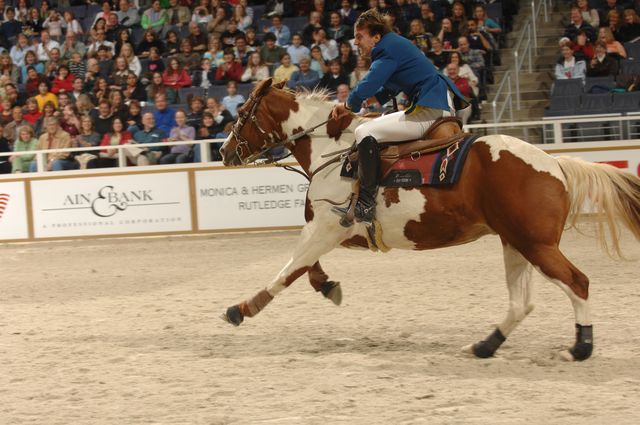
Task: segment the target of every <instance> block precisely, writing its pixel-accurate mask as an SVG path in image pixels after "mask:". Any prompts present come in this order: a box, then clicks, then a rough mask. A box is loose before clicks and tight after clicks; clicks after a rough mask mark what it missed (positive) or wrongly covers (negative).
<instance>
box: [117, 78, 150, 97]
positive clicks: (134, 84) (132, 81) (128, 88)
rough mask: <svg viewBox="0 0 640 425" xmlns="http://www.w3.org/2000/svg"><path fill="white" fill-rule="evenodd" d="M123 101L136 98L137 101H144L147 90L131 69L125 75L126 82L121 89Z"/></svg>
mask: <svg viewBox="0 0 640 425" xmlns="http://www.w3.org/2000/svg"><path fill="white" fill-rule="evenodd" d="M122 95H123V96H124V100H125V102H129V101H132V100H137V101H138V102H146V100H147V92H146V90H145V88H144V86H143V85H142V83H141V82H140V81H138V77H136V74H134V73H133V72H132V71H129V74H128V75H127V82H126V85H125V87H124V88H123V90H122Z"/></svg>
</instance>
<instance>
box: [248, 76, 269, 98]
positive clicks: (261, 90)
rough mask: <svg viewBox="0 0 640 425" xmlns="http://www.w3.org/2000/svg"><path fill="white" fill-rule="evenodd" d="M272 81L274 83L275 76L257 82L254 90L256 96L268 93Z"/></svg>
mask: <svg viewBox="0 0 640 425" xmlns="http://www.w3.org/2000/svg"><path fill="white" fill-rule="evenodd" d="M271 83H273V78H267V79H266V80H262V81H260V82H259V83H258V84H256V88H255V89H253V92H254V93H255V94H256V96H262V95H264V94H266V93H267V90H268V89H269V87H271Z"/></svg>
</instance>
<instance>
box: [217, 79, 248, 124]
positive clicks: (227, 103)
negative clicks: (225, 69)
mask: <svg viewBox="0 0 640 425" xmlns="http://www.w3.org/2000/svg"><path fill="white" fill-rule="evenodd" d="M244 102H245V99H244V96H243V95H241V94H238V84H237V83H236V82H235V81H229V82H228V83H227V95H226V96H225V97H223V98H222V105H223V106H224V107H225V108H226V109H227V111H229V113H230V114H231V116H232V117H234V118H237V117H238V106H240V105H242V104H243V103H244Z"/></svg>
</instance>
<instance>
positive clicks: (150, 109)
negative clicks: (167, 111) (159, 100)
mask: <svg viewBox="0 0 640 425" xmlns="http://www.w3.org/2000/svg"><path fill="white" fill-rule="evenodd" d="M156 110H157V109H156V105H154V104H146V105H144V106H143V107H142V108H140V114H146V113H147V112H151V113H154V112H156Z"/></svg>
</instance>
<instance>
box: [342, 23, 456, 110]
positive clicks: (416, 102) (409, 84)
mask: <svg viewBox="0 0 640 425" xmlns="http://www.w3.org/2000/svg"><path fill="white" fill-rule="evenodd" d="M371 61H372V62H371V67H370V68H369V72H368V73H367V75H365V77H364V78H363V79H362V80H360V82H359V83H358V85H357V86H356V87H355V88H354V89H353V91H352V92H351V94H350V95H349V97H348V99H347V106H348V107H349V108H351V109H352V110H353V111H354V112H358V111H359V110H360V107H361V105H362V102H363V101H365V100H366V99H368V98H369V97H371V96H375V97H376V99H378V102H380V104H385V103H387V102H388V101H389V100H390V99H391V98H392V96H395V95H397V94H398V93H400V92H404V93H405V94H406V95H407V96H408V97H409V100H410V101H411V107H410V108H409V109H407V111H406V112H407V113H410V112H412V111H413V110H414V109H415V107H416V106H423V107H427V108H434V109H442V110H445V111H449V102H448V96H447V91H448V90H451V92H452V93H453V95H454V96H456V97H458V98H459V99H460V100H461V101H462V104H463V105H465V104H466V103H468V102H467V100H466V99H465V97H464V96H463V95H462V93H460V91H459V90H458V88H457V87H456V85H455V84H454V83H453V82H452V81H451V80H449V79H448V78H447V77H445V76H443V75H441V74H440V73H439V72H438V70H437V69H436V67H435V66H433V64H432V63H431V62H430V61H429V59H427V57H426V56H425V55H424V54H423V53H422V52H421V51H420V50H419V49H418V48H417V47H416V46H415V45H413V43H411V41H409V40H408V39H406V38H404V37H401V36H399V35H398V34H396V33H394V32H389V33H387V34H385V35H384V36H382V38H381V39H380V41H379V42H378V43H376V45H375V46H374V47H373V49H372V50H371Z"/></svg>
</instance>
